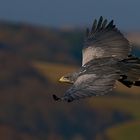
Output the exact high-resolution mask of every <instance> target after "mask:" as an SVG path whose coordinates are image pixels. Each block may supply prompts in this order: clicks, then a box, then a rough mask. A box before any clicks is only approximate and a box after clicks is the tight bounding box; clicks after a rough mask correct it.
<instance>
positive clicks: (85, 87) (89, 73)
mask: <svg viewBox="0 0 140 140" xmlns="http://www.w3.org/2000/svg"><path fill="white" fill-rule="evenodd" d="M82 54H83V58H82V66H81V68H80V69H79V70H77V71H76V72H73V73H70V74H67V75H65V76H63V77H62V78H60V82H68V83H71V84H72V86H71V87H70V89H68V90H67V91H66V93H65V95H64V96H63V97H57V96H56V95H53V98H54V100H59V101H67V102H71V101H73V100H78V99H81V98H86V97H91V96H100V95H105V94H107V93H109V92H110V91H112V89H113V88H114V87H115V83H116V81H117V80H118V81H120V82H121V83H123V84H124V85H126V86H127V87H131V86H133V85H135V86H140V80H139V79H140V59H139V58H137V57H135V56H132V55H131V45H130V44H129V41H128V40H127V39H126V38H125V37H124V36H123V34H122V33H121V32H120V31H119V30H118V29H117V27H116V26H115V25H114V23H113V20H111V21H110V22H109V23H108V21H107V19H103V17H102V16H101V17H100V18H99V20H98V21H97V20H96V19H95V20H94V22H93V26H92V28H91V30H89V29H88V28H87V31H86V38H85V41H84V47H83V50H82Z"/></svg>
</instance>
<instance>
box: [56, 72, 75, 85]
mask: <svg viewBox="0 0 140 140" xmlns="http://www.w3.org/2000/svg"><path fill="white" fill-rule="evenodd" d="M77 77H78V73H77V72H74V73H68V74H66V75H64V76H62V77H61V78H60V79H59V82H63V83H69V84H73V83H74V82H75V81H76V79H77Z"/></svg>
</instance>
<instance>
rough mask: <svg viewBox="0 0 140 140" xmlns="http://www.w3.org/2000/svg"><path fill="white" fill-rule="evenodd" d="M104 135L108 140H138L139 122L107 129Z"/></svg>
mask: <svg viewBox="0 0 140 140" xmlns="http://www.w3.org/2000/svg"><path fill="white" fill-rule="evenodd" d="M106 135H107V137H108V138H109V140H140V121H132V122H128V123H124V124H121V125H117V126H116V127H113V128H109V129H108V130H107V131H106Z"/></svg>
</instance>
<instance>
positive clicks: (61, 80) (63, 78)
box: [59, 76, 70, 83]
mask: <svg viewBox="0 0 140 140" xmlns="http://www.w3.org/2000/svg"><path fill="white" fill-rule="evenodd" d="M59 82H63V83H69V82H70V81H69V80H68V79H67V78H65V77H64V76H62V77H61V78H60V79H59Z"/></svg>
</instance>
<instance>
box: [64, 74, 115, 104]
mask: <svg viewBox="0 0 140 140" xmlns="http://www.w3.org/2000/svg"><path fill="white" fill-rule="evenodd" d="M117 78H118V75H117V74H115V73H111V74H108V75H106V74H105V75H100V76H97V75H95V74H85V75H81V76H80V77H78V79H77V80H76V82H75V83H74V85H73V86H72V87H71V88H70V89H69V90H68V91H67V92H66V94H65V95H64V97H63V100H65V101H68V102H70V101H73V100H78V99H80V98H85V97H91V96H99V95H104V94H107V93H108V92H110V91H111V90H112V89H113V87H114V85H115V82H116V79H117Z"/></svg>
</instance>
